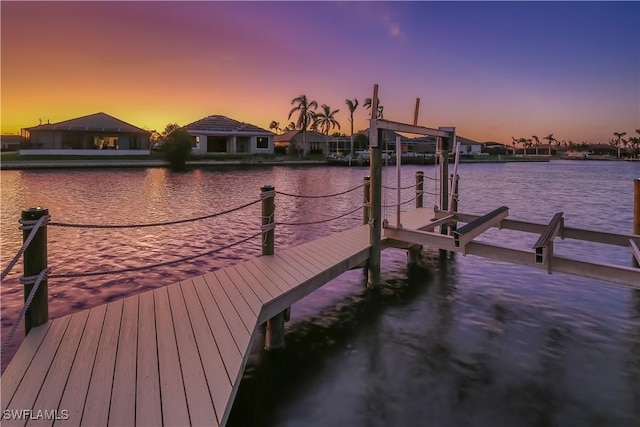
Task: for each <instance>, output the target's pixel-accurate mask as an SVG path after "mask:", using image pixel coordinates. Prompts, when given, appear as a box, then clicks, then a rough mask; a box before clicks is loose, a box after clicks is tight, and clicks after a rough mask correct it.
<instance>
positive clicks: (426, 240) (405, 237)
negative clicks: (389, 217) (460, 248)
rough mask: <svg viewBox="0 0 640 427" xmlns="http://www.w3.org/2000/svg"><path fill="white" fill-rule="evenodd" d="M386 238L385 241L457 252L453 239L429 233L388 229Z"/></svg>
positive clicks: (385, 234) (385, 230)
mask: <svg viewBox="0 0 640 427" xmlns="http://www.w3.org/2000/svg"><path fill="white" fill-rule="evenodd" d="M384 237H385V239H392V240H400V241H403V242H408V243H413V244H416V245H428V246H431V247H434V248H439V249H444V250H447V251H456V250H457V249H456V247H455V245H454V243H453V238H452V237H450V236H444V235H442V234H438V233H430V232H428V231H420V230H409V229H406V228H394V227H387V228H385V229H384Z"/></svg>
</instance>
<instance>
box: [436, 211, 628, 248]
mask: <svg viewBox="0 0 640 427" xmlns="http://www.w3.org/2000/svg"><path fill="white" fill-rule="evenodd" d="M447 215H450V212H448V211H443V210H437V211H435V213H434V216H435V218H438V219H439V218H443V217H445V216H447ZM478 218H480V215H476V214H468V213H462V212H456V213H455V220H456V221H460V222H467V223H468V222H471V221H473V220H475V219H478ZM547 226H548V225H547V224H540V223H536V222H527V221H519V220H513V219H505V220H503V221H502V222H501V223H500V228H503V229H505V230H515V231H523V232H525V233H535V234H542V233H544V232H545V230H546V228H547ZM562 237H563V238H565V239H574V240H583V241H585V242H595V243H604V244H607V245H616V246H624V247H627V246H629V240H633V241H634V242H635V243H636V244H637V245H640V235H637V234H620V233H610V232H607V231H597V230H585V229H581V228H573V227H566V226H565V227H563V230H562Z"/></svg>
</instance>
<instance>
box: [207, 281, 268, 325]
mask: <svg viewBox="0 0 640 427" xmlns="http://www.w3.org/2000/svg"><path fill="white" fill-rule="evenodd" d="M225 270H226V269H223V270H217V271H215V272H213V274H214V275H215V276H216V278H217V279H218V282H219V283H220V285H221V286H222V289H223V290H224V292H225V294H227V298H229V301H231V304H233V306H234V308H235V309H236V311H237V312H238V314H239V315H240V318H241V319H242V323H244V325H245V326H246V328H247V331H253V328H254V327H255V326H256V319H257V318H258V315H257V314H256V313H254V311H253V310H252V309H251V306H249V303H248V302H247V300H246V299H245V297H244V296H243V295H242V294H241V293H240V291H239V290H238V288H237V285H236V284H235V283H234V282H233V281H232V280H231V278H230V277H229V275H228V274H227V273H226V272H225ZM242 283H244V282H242ZM249 291H250V293H251V294H252V295H253V297H254V298H256V296H255V294H254V293H253V291H251V290H249ZM258 311H259V309H258Z"/></svg>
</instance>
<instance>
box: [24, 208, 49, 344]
mask: <svg viewBox="0 0 640 427" xmlns="http://www.w3.org/2000/svg"><path fill="white" fill-rule="evenodd" d="M46 215H49V210H48V209H44V208H41V207H36V208H29V209H27V210H26V211H22V215H21V217H20V218H21V220H22V221H23V222H24V221H29V222H33V221H37V220H39V219H40V218H41V217H43V216H46ZM31 229H32V227H29V226H27V227H26V228H24V227H23V230H22V239H23V242H24V241H25V240H27V237H29V234H31ZM47 265H48V264H47V226H46V224H44V225H42V226H40V228H38V231H37V232H36V234H35V236H34V238H33V240H32V241H31V244H30V245H29V246H28V247H27V249H26V250H25V251H24V255H23V266H24V276H25V277H33V276H37V275H38V274H40V272H42V270H44V269H45V268H47ZM47 282H48V281H47V278H46V276H45V278H44V279H42V281H41V282H40V286H39V287H38V290H37V291H36V293H35V295H34V297H33V300H32V301H31V305H30V306H29V308H28V309H27V312H26V313H25V316H24V323H25V327H24V331H25V335H26V334H28V333H29V331H30V330H31V328H34V327H36V326H40V325H42V324H44V323H47V322H48V321H49V289H48V283H47ZM34 284H35V283H29V284H25V285H24V299H25V301H26V300H27V297H28V296H29V294H30V293H31V290H32V289H33V286H34Z"/></svg>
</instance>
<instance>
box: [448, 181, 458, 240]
mask: <svg viewBox="0 0 640 427" xmlns="http://www.w3.org/2000/svg"><path fill="white" fill-rule="evenodd" d="M459 179H460V175H457V174H456V175H455V176H453V175H451V181H452V184H451V185H452V187H453V192H452V193H451V212H458V180H459ZM450 227H451V231H456V229H457V228H458V225H457V223H455V222H454V223H453V224H451V226H450Z"/></svg>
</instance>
